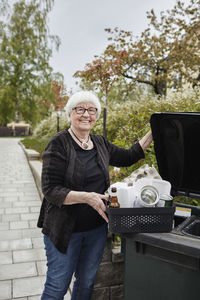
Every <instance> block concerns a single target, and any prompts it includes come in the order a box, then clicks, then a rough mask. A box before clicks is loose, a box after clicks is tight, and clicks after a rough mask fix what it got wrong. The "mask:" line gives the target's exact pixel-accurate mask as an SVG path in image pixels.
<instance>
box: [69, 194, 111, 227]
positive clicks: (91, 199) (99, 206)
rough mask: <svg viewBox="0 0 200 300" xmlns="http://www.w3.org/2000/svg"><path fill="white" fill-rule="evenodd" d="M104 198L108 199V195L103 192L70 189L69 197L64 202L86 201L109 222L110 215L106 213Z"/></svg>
mask: <svg viewBox="0 0 200 300" xmlns="http://www.w3.org/2000/svg"><path fill="white" fill-rule="evenodd" d="M103 200H105V201H108V196H106V195H103V194H98V193H95V192H77V191H70V192H69V194H68V195H67V197H66V198H65V200H64V202H63V204H64V205H69V204H77V203H86V204H88V205H90V206H91V207H92V208H93V209H95V210H96V211H97V212H98V213H99V214H100V216H101V217H102V218H103V219H104V220H105V221H106V222H107V223H108V217H107V215H106V214H105V211H106V206H105V204H104V203H103Z"/></svg>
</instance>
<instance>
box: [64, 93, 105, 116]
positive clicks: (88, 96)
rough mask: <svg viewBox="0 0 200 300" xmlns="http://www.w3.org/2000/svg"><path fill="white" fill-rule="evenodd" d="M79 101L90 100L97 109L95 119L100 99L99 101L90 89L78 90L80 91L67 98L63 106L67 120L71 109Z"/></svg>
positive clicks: (98, 113)
mask: <svg viewBox="0 0 200 300" xmlns="http://www.w3.org/2000/svg"><path fill="white" fill-rule="evenodd" d="M81 102H92V103H93V104H94V106H95V107H96V109H97V119H98V118H99V117H100V114H101V104H100V101H99V98H98V97H97V95H96V94H95V93H94V92H92V91H80V92H76V93H75V94H73V95H72V96H71V97H70V98H69V100H68V102H67V104H66V106H65V108H64V109H65V111H66V114H67V118H68V121H69V117H70V114H71V112H72V109H73V108H75V107H76V106H77V104H79V103H81Z"/></svg>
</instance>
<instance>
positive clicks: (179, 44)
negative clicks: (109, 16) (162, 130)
mask: <svg viewBox="0 0 200 300" xmlns="http://www.w3.org/2000/svg"><path fill="white" fill-rule="evenodd" d="M147 17H148V18H149V20H150V23H149V26H148V28H147V29H146V30H144V31H143V32H142V34H141V36H140V37H138V38H134V37H133V35H132V32H130V31H124V30H119V29H118V28H115V29H114V30H111V29H109V28H108V29H105V30H106V31H107V32H108V34H109V35H110V36H109V38H108V40H109V41H111V43H110V44H109V45H108V46H107V48H106V50H105V52H104V55H106V56H107V57H109V58H110V59H111V60H112V61H113V64H114V65H115V71H116V74H117V75H118V76H123V77H125V78H127V79H131V80H132V81H134V82H137V83H142V84H146V85H148V86H151V87H152V88H153V90H154V92H155V93H156V94H158V95H166V90H167V86H171V85H172V84H174V81H176V84H180V82H179V78H180V77H181V78H183V79H184V80H185V81H189V82H191V83H193V84H197V83H198V81H199V78H200V75H199V74H200V73H199V65H200V55H199V54H200V53H199V48H200V1H199V0H191V1H190V3H189V5H188V6H185V4H184V2H182V1H176V5H175V6H174V8H173V9H172V10H168V11H166V12H164V11H163V12H161V14H160V19H159V18H158V17H156V15H155V13H154V10H153V9H152V10H151V11H150V12H148V13H147ZM177 74H178V75H179V76H176V75H177Z"/></svg>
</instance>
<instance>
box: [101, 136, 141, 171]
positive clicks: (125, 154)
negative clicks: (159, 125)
mask: <svg viewBox="0 0 200 300" xmlns="http://www.w3.org/2000/svg"><path fill="white" fill-rule="evenodd" d="M106 143H107V147H108V149H109V154H110V165H111V166H116V167H128V166H131V165H132V164H134V163H136V162H137V161H139V160H140V159H143V158H144V157H145V155H144V151H143V149H142V147H141V146H140V144H139V142H137V143H135V144H133V145H132V146H131V147H130V148H129V149H124V148H120V147H117V146H116V145H114V144H111V143H110V142H109V141H106Z"/></svg>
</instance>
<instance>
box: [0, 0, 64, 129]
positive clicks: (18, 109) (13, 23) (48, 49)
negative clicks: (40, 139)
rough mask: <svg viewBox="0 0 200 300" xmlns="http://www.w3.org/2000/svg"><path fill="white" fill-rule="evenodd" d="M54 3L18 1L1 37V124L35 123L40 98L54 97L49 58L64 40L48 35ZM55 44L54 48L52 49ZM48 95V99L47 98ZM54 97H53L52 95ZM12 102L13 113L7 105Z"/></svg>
mask: <svg viewBox="0 0 200 300" xmlns="http://www.w3.org/2000/svg"><path fill="white" fill-rule="evenodd" d="M52 3H53V2H52V1H50V0H49V1H48V0H46V1H44V2H43V3H42V2H40V1H39V0H35V1H34V0H30V1H29V2H28V3H26V2H25V0H20V1H17V2H16V3H15V4H14V6H13V12H12V14H11V15H10V16H9V14H8V13H7V17H8V22H6V23H3V21H2V22H1V24H0V25H1V28H2V31H1V33H0V66H1V67H0V75H1V76H0V122H1V124H3V125H6V123H7V121H8V120H12V119H14V118H15V121H18V120H19V119H23V120H25V121H29V122H31V123H32V124H34V123H35V117H34V114H35V113H36V114H37V109H38V107H37V105H36V101H35V99H36V98H40V97H44V96H46V97H52V89H49V90H48V89H42V87H43V86H47V85H50V84H51V82H52V68H51V67H50V65H49V58H50V56H51V55H52V47H53V46H54V45H55V46H56V49H58V47H59V44H60V40H59V38H58V37H57V36H51V35H50V34H49V32H48V26H47V15H48V12H49V10H50V4H52ZM50 43H51V45H50ZM44 93H45V95H44ZM50 94H51V95H50ZM6 99H9V103H12V105H10V106H9V109H6V106H5V101H7V100H6ZM2 111H4V114H3V113H2Z"/></svg>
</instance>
